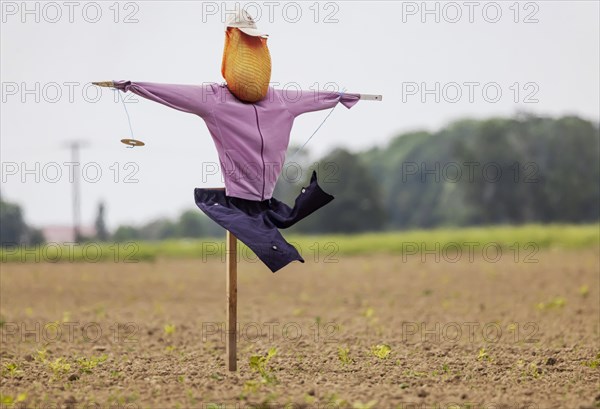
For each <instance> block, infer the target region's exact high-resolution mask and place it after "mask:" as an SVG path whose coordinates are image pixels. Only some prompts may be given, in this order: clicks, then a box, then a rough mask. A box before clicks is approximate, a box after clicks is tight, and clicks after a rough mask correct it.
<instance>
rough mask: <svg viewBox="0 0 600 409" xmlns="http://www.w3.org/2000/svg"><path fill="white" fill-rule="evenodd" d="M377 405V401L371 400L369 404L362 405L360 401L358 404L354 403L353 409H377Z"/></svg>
mask: <svg viewBox="0 0 600 409" xmlns="http://www.w3.org/2000/svg"><path fill="white" fill-rule="evenodd" d="M375 405H377V401H376V400H371V401H369V402H367V403H362V402H360V401H358V402H354V403H353V404H352V409H373V408H374V407H375Z"/></svg>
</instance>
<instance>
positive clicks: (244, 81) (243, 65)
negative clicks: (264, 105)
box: [221, 10, 271, 102]
mask: <svg viewBox="0 0 600 409" xmlns="http://www.w3.org/2000/svg"><path fill="white" fill-rule="evenodd" d="M234 17H236V18H230V19H229V20H228V22H227V24H226V34H225V48H224V50H223V62H222V65H221V73H222V74H223V77H224V78H225V81H227V87H228V88H229V90H230V91H231V93H233V94H234V95H235V96H236V97H237V98H239V99H240V100H242V101H245V102H258V101H260V100H261V99H263V98H264V97H265V96H266V95H267V91H268V88H269V82H270V81H271V55H270V53H269V48H268V47H267V39H266V38H265V37H266V36H267V34H264V33H262V32H261V31H259V30H258V29H257V27H256V24H255V23H254V21H253V20H252V18H251V17H250V16H249V15H248V13H247V12H245V11H243V10H242V12H241V13H239V14H238V15H235V16H234Z"/></svg>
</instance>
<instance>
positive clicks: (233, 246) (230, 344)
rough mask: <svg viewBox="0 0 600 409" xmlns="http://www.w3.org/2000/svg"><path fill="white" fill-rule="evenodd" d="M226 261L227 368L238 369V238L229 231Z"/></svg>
mask: <svg viewBox="0 0 600 409" xmlns="http://www.w3.org/2000/svg"><path fill="white" fill-rule="evenodd" d="M225 241H226V245H225V256H226V257H227V261H226V263H225V266H226V273H227V286H226V287H227V289H226V291H227V345H226V347H225V353H226V355H227V356H226V358H225V360H226V361H227V368H228V369H229V370H230V371H236V370H237V239H236V237H235V236H234V235H233V234H231V233H230V232H229V230H228V231H227V236H226V238H225Z"/></svg>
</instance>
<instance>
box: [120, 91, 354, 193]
mask: <svg viewBox="0 0 600 409" xmlns="http://www.w3.org/2000/svg"><path fill="white" fill-rule="evenodd" d="M115 87H116V88H117V89H121V90H123V91H131V92H133V93H135V94H137V95H139V96H141V97H144V98H147V99H150V100H152V101H156V102H160V103H161V104H164V105H166V106H169V107H171V108H175V109H177V110H180V111H183V112H188V113H190V114H196V115H198V116H200V117H201V118H202V119H204V122H205V123H206V126H207V127H208V130H209V132H210V134H211V136H212V138H213V140H214V143H215V145H216V147H217V152H218V154H219V161H220V163H221V172H222V173H223V177H224V179H225V192H226V194H227V196H232V197H239V198H242V199H247V200H266V199H270V198H271V196H272V195H273V190H274V189H275V183H276V182H277V179H278V178H279V174H280V173H281V169H282V167H283V163H284V161H285V155H286V152H287V147H288V144H289V140H290V132H291V130H292V124H293V122H294V118H296V117H297V116H298V115H300V114H303V113H305V112H312V111H318V110H322V109H327V108H332V107H334V106H335V105H336V104H337V103H338V102H340V99H341V102H342V104H343V105H344V106H345V107H346V108H351V107H352V106H353V105H354V104H356V102H358V100H359V99H360V95H358V94H343V95H342V94H340V93H338V92H330V91H317V92H315V91H300V90H281V89H274V88H272V87H269V90H268V92H267V96H266V97H265V98H264V99H262V100H261V101H259V102H257V103H253V104H252V103H245V102H242V101H240V100H239V99H237V98H236V97H235V96H234V95H233V94H232V93H231V92H230V91H229V89H228V88H227V86H226V85H225V84H217V83H208V84H202V85H176V84H157V83H150V82H132V81H115ZM340 97H341V98H340Z"/></svg>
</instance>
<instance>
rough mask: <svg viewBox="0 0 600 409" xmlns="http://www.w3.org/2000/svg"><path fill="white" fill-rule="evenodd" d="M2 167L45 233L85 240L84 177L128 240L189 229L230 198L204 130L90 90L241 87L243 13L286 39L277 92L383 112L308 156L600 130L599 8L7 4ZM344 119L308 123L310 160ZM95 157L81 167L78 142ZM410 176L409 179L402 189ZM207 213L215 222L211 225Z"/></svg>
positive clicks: (298, 131) (277, 45)
mask: <svg viewBox="0 0 600 409" xmlns="http://www.w3.org/2000/svg"><path fill="white" fill-rule="evenodd" d="M1 5H2V10H1V13H2V16H1V17H2V24H1V28H0V35H1V40H0V41H1V58H0V60H1V61H0V70H1V72H0V76H1V82H2V104H1V110H0V148H1V149H0V160H1V162H2V186H1V188H0V191H1V193H2V196H3V198H4V199H5V200H9V201H12V202H17V203H19V204H20V205H21V206H22V207H23V210H24V212H25V218H26V220H27V222H28V223H29V224H32V225H34V226H37V227H42V226H48V225H69V224H70V223H71V218H72V216H71V215H72V205H71V191H72V187H73V183H72V174H73V172H79V174H80V175H81V177H82V181H81V195H82V196H81V214H82V216H81V217H82V222H83V224H85V225H90V224H93V221H94V218H95V215H96V209H97V206H98V203H99V202H100V201H104V202H105V204H106V208H107V209H106V221H107V224H108V226H109V227H110V228H113V229H114V228H115V227H117V226H118V225H121V224H134V225H136V224H140V223H144V222H147V221H149V220H151V219H155V218H158V217H176V216H177V215H178V214H180V213H181V212H182V211H183V210H186V209H190V208H194V207H195V204H194V201H193V191H194V188H195V187H217V186H223V182H222V179H221V175H220V172H218V171H217V172H214V171H212V169H214V168H215V166H218V165H217V164H218V157H217V152H216V149H215V147H214V145H213V142H212V139H211V137H210V135H209V133H208V130H207V129H206V126H205V125H204V123H203V121H202V119H201V118H199V117H197V116H194V115H190V114H186V113H182V112H179V111H175V110H172V109H169V108H167V107H165V106H162V105H160V104H157V103H155V102H151V101H147V100H144V99H142V98H140V97H137V96H135V95H129V94H128V95H124V96H125V97H127V108H128V112H129V115H130V118H131V124H132V128H133V135H134V137H135V138H137V139H141V140H143V141H144V142H145V143H146V146H144V147H139V148H134V149H129V148H127V147H125V145H123V144H121V143H120V142H119V141H120V139H122V138H128V137H130V130H129V125H128V122H127V117H126V113H125V110H124V108H123V105H122V103H121V102H120V101H119V100H118V99H116V94H115V93H114V91H112V90H109V89H104V88H103V89H99V88H97V87H93V86H90V84H89V82H90V81H103V80H119V79H123V80H131V81H148V82H163V83H181V84H199V83H203V82H218V83H220V82H223V81H224V80H223V78H222V77H221V59H222V53H223V43H224V21H225V19H226V14H227V12H231V11H232V10H235V8H236V7H238V8H245V9H246V10H247V11H248V12H249V13H250V14H251V15H252V16H253V17H254V19H255V20H256V21H257V24H258V27H259V28H260V29H262V30H264V31H265V32H267V33H269V40H268V46H269V50H270V53H271V58H272V62H273V70H272V75H271V82H272V83H273V85H274V86H275V87H277V88H284V87H301V88H302V89H315V88H319V89H332V88H331V87H337V89H343V88H346V90H347V92H356V93H366V94H381V95H383V101H381V102H378V101H360V102H359V103H358V104H357V105H355V106H354V107H352V108H351V109H350V110H348V109H346V108H345V107H343V106H341V105H339V106H338V107H336V109H335V111H334V112H333V113H332V114H331V116H330V117H329V119H328V120H327V121H326V122H325V124H324V125H323V126H322V127H321V128H320V129H319V131H318V132H317V133H316V134H315V136H314V137H313V138H312V139H311V141H310V142H309V143H308V145H307V146H306V150H307V151H308V152H310V154H311V155H312V157H314V158H319V157H320V156H322V155H324V154H326V153H327V152H328V151H330V150H331V149H333V148H335V147H344V148H347V149H349V150H351V151H360V150H365V149H369V148H371V147H373V146H385V144H386V142H388V141H389V140H390V139H391V138H393V137H395V136H397V135H399V134H401V133H403V132H408V131H413V130H420V129H425V130H431V131H435V130H437V129H440V128H441V127H443V126H445V125H447V124H448V123H451V122H452V121H455V120H458V119H461V118H465V117H470V118H487V117H491V116H511V115H515V114H517V113H519V112H523V111H524V112H530V113H535V114H540V115H549V116H560V115H571V114H574V115H579V116H582V117H584V118H586V119H589V120H592V121H595V122H598V121H599V120H600V117H599V111H600V94H599V89H600V80H599V75H600V74H599V73H600V62H599V50H600V44H599V43H600V40H599V38H600V32H599V25H600V24H599V12H600V10H599V2H597V1H580V2H577V1H535V2H526V1H524V2H513V1H509V2H485V1H481V2H479V1H474V2H462V1H459V2H427V3H424V2H421V1H418V2H410V1H408V2H401V1H397V2H393V1H381V2H377V1H368V2H367V1H348V2H344V1H341V2H340V1H335V2H333V1H331V2H327V1H326V2H318V3H317V2H277V1H266V2H220V1H219V2H199V1H169V2H167V1H131V2H118V3H117V2H112V1H111V2H78V1H74V2H62V1H57V2H36V1H31V2H21V1H3V2H2V3H1ZM327 114H328V112H327V111H319V112H315V113H310V114H305V115H302V116H300V117H298V118H297V119H296V121H295V123H294V128H293V130H292V135H291V143H292V144H296V145H302V144H303V143H304V142H305V141H306V140H307V139H308V138H309V137H310V136H311V134H312V133H313V132H314V131H315V129H316V128H317V127H318V126H319V124H320V123H321V122H322V121H323V119H324V118H325V117H326V116H327ZM74 140H78V141H82V142H83V143H84V145H83V147H82V148H81V151H80V158H79V161H78V163H77V165H71V164H69V162H70V161H71V157H70V150H69V149H68V147H67V143H68V142H69V141H74ZM390 177H393V175H390ZM198 211H199V210H198Z"/></svg>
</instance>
